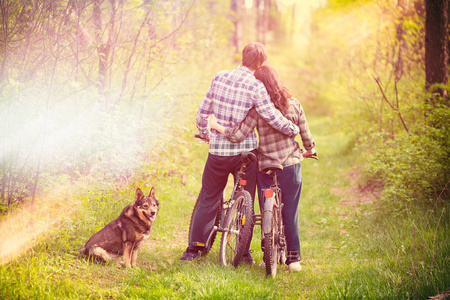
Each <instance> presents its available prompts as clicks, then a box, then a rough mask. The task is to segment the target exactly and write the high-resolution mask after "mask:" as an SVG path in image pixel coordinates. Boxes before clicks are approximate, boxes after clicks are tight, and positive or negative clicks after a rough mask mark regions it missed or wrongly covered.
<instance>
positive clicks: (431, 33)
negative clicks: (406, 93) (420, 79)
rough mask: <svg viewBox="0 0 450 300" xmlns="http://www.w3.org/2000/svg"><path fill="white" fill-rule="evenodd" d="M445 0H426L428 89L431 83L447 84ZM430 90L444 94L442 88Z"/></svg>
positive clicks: (426, 72)
mask: <svg viewBox="0 0 450 300" xmlns="http://www.w3.org/2000/svg"><path fill="white" fill-rule="evenodd" d="M447 8H448V2H447V0H426V1H425V9H426V18H425V80H426V83H425V84H426V88H427V89H428V90H429V89H430V88H431V87H432V85H433V84H436V83H442V84H447V81H448V66H447V46H448V34H447V24H448V22H447ZM432 92H436V93H439V94H440V95H441V96H444V97H445V96H447V95H445V91H444V90H443V89H435V90H433V91H432Z"/></svg>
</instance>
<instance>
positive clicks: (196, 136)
mask: <svg viewBox="0 0 450 300" xmlns="http://www.w3.org/2000/svg"><path fill="white" fill-rule="evenodd" d="M194 137H195V138H197V139H199V140H201V141H202V142H205V143H209V139H205V138H202V137H201V136H200V134H196V135H194Z"/></svg>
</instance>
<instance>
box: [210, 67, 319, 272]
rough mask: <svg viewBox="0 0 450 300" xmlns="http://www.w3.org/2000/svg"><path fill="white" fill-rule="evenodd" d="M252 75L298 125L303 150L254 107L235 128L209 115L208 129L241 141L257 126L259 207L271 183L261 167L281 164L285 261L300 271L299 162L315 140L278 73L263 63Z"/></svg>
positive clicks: (280, 177) (278, 107)
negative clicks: (224, 124) (219, 122)
mask: <svg viewBox="0 0 450 300" xmlns="http://www.w3.org/2000/svg"><path fill="white" fill-rule="evenodd" d="M255 77H256V78H257V79H259V80H260V81H261V82H262V83H263V84H264V85H265V87H266V89H267V92H268V93H269V95H270V98H271V100H272V102H273V103H274V105H275V107H276V108H277V109H278V110H279V111H280V112H281V113H282V114H283V115H284V116H285V117H286V118H287V119H289V120H290V121H292V122H293V123H294V124H296V125H297V126H298V127H299V128H300V136H301V139H302V144H303V147H304V148H305V149H306V151H305V152H303V151H302V149H301V148H300V146H299V144H298V143H297V142H296V141H295V139H294V137H289V136H287V135H284V134H282V133H281V132H279V131H277V130H276V129H274V128H272V127H271V126H270V125H269V124H268V123H267V122H266V121H265V120H263V119H262V118H261V117H260V116H259V115H258V113H257V112H256V110H255V109H251V110H250V111H249V113H248V115H247V117H246V118H245V119H244V121H243V122H242V123H241V124H238V126H237V127H235V128H225V127H224V126H222V125H220V124H218V123H217V120H216V119H215V118H214V116H212V118H211V120H210V127H211V129H215V130H217V131H219V132H220V133H222V134H223V135H225V136H226V137H227V139H229V140H230V141H232V142H240V141H242V140H243V139H244V138H245V137H246V136H247V135H248V134H249V133H251V132H252V131H253V130H254V128H255V127H256V128H257V130H258V136H259V145H258V175H257V184H258V195H259V197H258V198H259V199H260V200H259V207H260V209H261V207H264V205H263V203H261V202H262V200H261V199H263V197H262V192H261V190H262V189H266V188H269V187H270V185H271V184H272V176H271V175H267V174H263V173H262V172H261V170H263V169H264V167H265V166H267V165H269V164H281V165H283V168H284V169H283V171H280V172H277V178H278V182H279V185H280V187H281V190H282V192H283V199H282V201H283V204H284V206H283V211H282V215H283V222H284V224H285V234H286V244H287V251H288V255H287V260H286V264H287V265H288V266H289V270H290V271H296V272H298V271H300V270H301V265H300V259H301V253H300V239H299V227H298V203H299V200H300V194H301V190H302V173H301V164H300V162H301V161H302V160H303V157H308V156H312V155H313V154H314V153H315V150H314V149H313V148H314V146H315V142H314V140H313V138H312V136H311V132H310V131H309V127H308V123H307V121H306V117H305V112H304V111H303V107H302V106H301V104H300V102H298V100H297V99H295V98H294V97H292V95H291V93H290V92H289V90H288V89H287V87H285V86H284V84H283V82H282V81H281V79H280V77H279V76H278V74H277V72H276V71H275V70H274V69H273V68H271V67H269V66H262V67H260V68H258V69H257V70H256V71H255Z"/></svg>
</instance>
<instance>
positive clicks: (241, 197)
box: [220, 190, 253, 267]
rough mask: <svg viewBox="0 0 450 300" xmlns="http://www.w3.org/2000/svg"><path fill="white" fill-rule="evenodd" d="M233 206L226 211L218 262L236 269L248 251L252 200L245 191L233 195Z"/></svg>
mask: <svg viewBox="0 0 450 300" xmlns="http://www.w3.org/2000/svg"><path fill="white" fill-rule="evenodd" d="M234 200H235V202H234V204H233V205H232V206H231V207H230V208H229V209H228V214H227V219H226V222H225V226H224V229H225V231H224V232H223V234H222V241H221V243H220V262H221V264H222V265H223V266H227V265H230V264H231V265H233V266H235V267H237V266H238V265H239V263H240V262H241V260H242V257H243V256H244V254H245V252H246V251H247V250H248V249H247V248H248V246H249V244H250V243H249V242H250V237H251V233H252V229H253V226H252V214H253V209H252V205H253V202H252V198H251V196H250V193H249V192H247V191H245V190H244V191H239V192H236V194H235V195H234Z"/></svg>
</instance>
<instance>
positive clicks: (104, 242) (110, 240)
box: [81, 187, 159, 267]
mask: <svg viewBox="0 0 450 300" xmlns="http://www.w3.org/2000/svg"><path fill="white" fill-rule="evenodd" d="M158 210H159V202H158V199H156V196H155V189H154V188H153V187H152V188H151V190H150V194H149V195H148V196H147V197H145V196H144V193H142V191H141V189H140V188H137V190H136V200H135V201H134V202H133V203H131V204H130V205H128V206H127V207H125V208H124V209H123V211H122V213H121V214H120V216H119V217H118V218H117V219H115V220H114V221H112V222H110V223H109V224H108V225H106V226H105V227H104V228H103V229H101V230H100V231H99V232H97V233H96V234H94V235H93V236H92V237H91V238H90V239H89V241H87V243H86V244H85V245H84V247H83V248H82V249H81V253H83V254H84V255H86V256H87V257H92V258H94V259H97V260H100V261H111V260H116V261H117V262H118V263H119V264H121V265H124V266H125V267H134V266H135V265H136V260H137V255H138V249H139V247H140V246H141V245H142V244H143V242H144V241H145V240H146V239H148V237H149V236H150V228H151V226H152V223H153V222H154V221H155V218H156V215H157V214H158ZM121 256H123V262H120V261H119V258H120V257H121Z"/></svg>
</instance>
